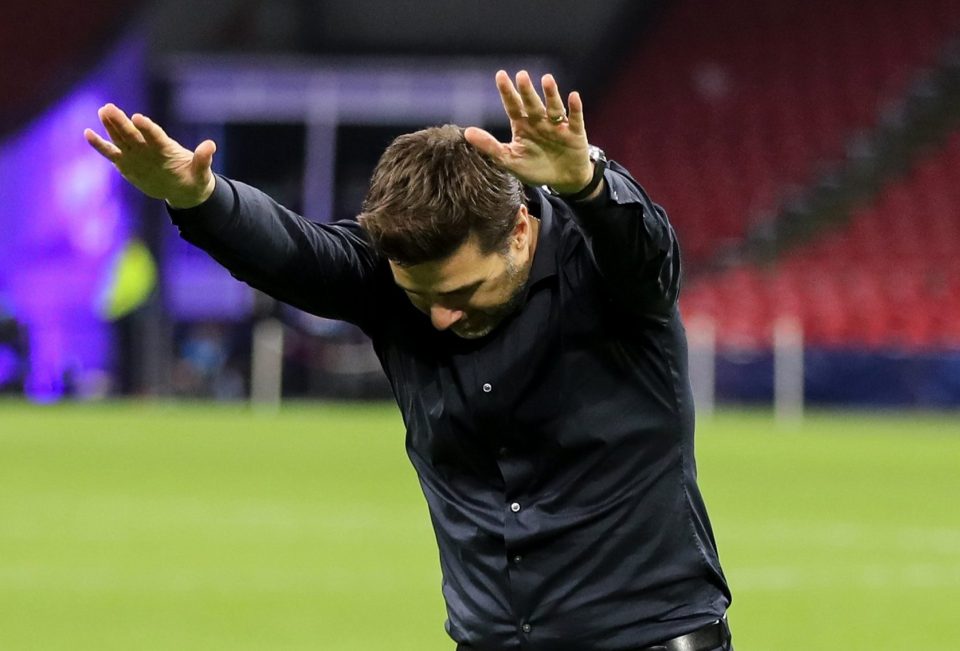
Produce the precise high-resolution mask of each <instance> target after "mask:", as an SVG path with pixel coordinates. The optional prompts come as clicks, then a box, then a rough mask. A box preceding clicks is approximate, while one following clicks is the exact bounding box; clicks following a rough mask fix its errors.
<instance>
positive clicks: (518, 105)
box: [496, 70, 523, 120]
mask: <svg viewBox="0 0 960 651" xmlns="http://www.w3.org/2000/svg"><path fill="white" fill-rule="evenodd" d="M496 81H497V90H498V91H500V101H501V102H503V110H505V111H506V112H507V117H509V118H510V119H511V120H520V119H522V118H523V100H522V99H521V98H520V93H518V92H517V89H516V88H514V86H513V81H512V80H511V79H510V75H508V74H507V71H506V70H500V71H499V72H497V76H496Z"/></svg>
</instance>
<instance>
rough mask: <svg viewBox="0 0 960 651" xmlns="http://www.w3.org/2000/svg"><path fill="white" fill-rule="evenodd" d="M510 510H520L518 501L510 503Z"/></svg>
mask: <svg viewBox="0 0 960 651" xmlns="http://www.w3.org/2000/svg"><path fill="white" fill-rule="evenodd" d="M510 510H511V511H513V512H514V513H517V512H518V511H520V502H514V503H513V504H511V505H510Z"/></svg>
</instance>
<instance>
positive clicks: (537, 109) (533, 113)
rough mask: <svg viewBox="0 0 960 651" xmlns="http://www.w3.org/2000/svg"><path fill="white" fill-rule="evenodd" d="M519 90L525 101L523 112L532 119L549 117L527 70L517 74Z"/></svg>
mask: <svg viewBox="0 0 960 651" xmlns="http://www.w3.org/2000/svg"><path fill="white" fill-rule="evenodd" d="M517 90H518V91H519V92H520V98H521V99H522V100H523V110H524V112H525V113H526V114H527V117H530V118H544V117H546V116H547V109H546V107H544V105H543V101H542V100H541V99H540V95H538V94H537V89H536V88H534V87H533V80H532V79H530V74H529V73H528V72H527V71H526V70H521V71H520V72H518V73H517Z"/></svg>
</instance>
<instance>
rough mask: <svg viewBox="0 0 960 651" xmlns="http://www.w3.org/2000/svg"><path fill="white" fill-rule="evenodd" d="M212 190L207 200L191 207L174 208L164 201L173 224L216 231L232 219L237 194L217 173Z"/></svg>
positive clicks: (231, 185) (226, 180)
mask: <svg viewBox="0 0 960 651" xmlns="http://www.w3.org/2000/svg"><path fill="white" fill-rule="evenodd" d="M214 178H215V179H216V181H215V183H214V186H213V192H212V193H211V194H210V196H209V197H207V200H206V201H204V202H203V203H201V204H200V205H199V206H194V207H193V208H174V207H173V206H171V205H170V204H168V203H166V202H164V205H166V207H167V214H169V215H170V219H171V220H172V221H173V223H174V225H176V226H177V227H179V228H187V229H202V230H207V231H216V230H219V229H220V228H223V227H224V226H226V225H227V224H228V223H229V222H230V220H232V219H233V215H234V211H235V209H236V206H237V195H236V191H235V190H234V188H233V184H232V183H230V181H229V180H228V179H226V178H224V177H222V176H220V175H219V174H217V175H215V176H214Z"/></svg>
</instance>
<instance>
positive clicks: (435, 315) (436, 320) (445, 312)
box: [430, 305, 463, 330]
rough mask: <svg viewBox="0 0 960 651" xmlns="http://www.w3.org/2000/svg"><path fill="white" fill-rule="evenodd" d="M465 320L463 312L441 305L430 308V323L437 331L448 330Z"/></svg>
mask: <svg viewBox="0 0 960 651" xmlns="http://www.w3.org/2000/svg"><path fill="white" fill-rule="evenodd" d="M462 318H463V310H451V309H450V308H447V307H443V306H441V305H433V306H431V307H430V321H431V322H433V327H434V328H436V329H437V330H446V329H447V328H449V327H450V326H452V325H453V324H454V323H456V322H457V321H459V320H460V319H462Z"/></svg>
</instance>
